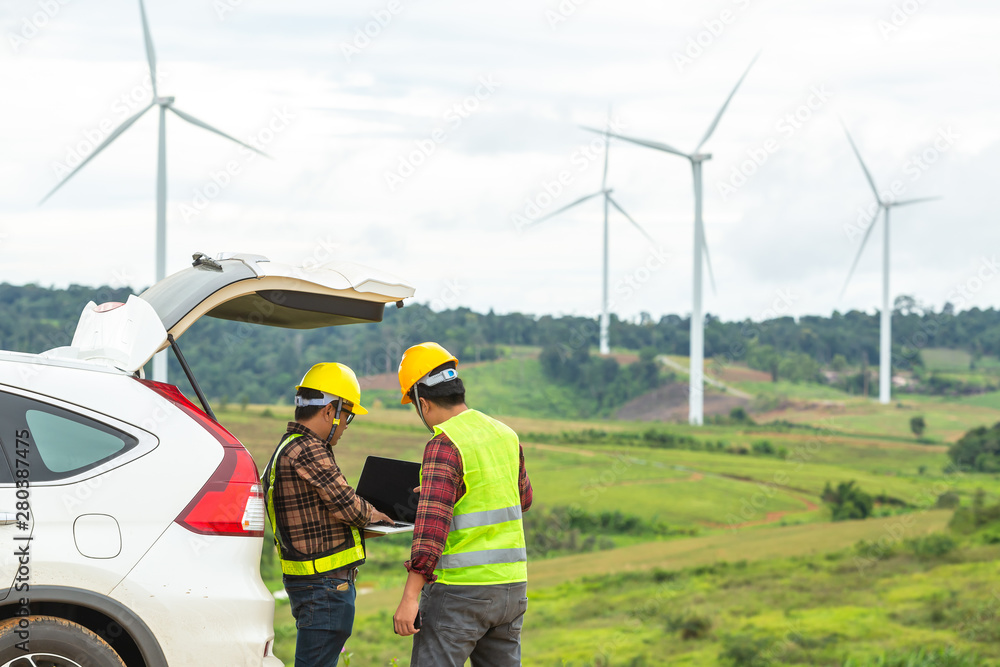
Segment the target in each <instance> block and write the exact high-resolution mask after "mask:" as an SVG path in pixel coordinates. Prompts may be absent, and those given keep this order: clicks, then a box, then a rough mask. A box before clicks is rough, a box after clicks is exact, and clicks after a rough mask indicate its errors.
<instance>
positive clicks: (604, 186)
mask: <svg viewBox="0 0 1000 667" xmlns="http://www.w3.org/2000/svg"><path fill="white" fill-rule="evenodd" d="M610 126H611V112H610V111H608V127H609V128H610ZM610 142H611V139H610V135H609V130H605V131H604V175H603V176H602V177H601V189H600V190H598V191H597V192H594V193H592V194H589V195H587V196H585V197H580V198H579V199H577V200H576V201H574V202H572V203H570V204H567V205H566V206H563V207H562V208H560V209H558V210H555V211H553V212H552V213H549V214H548V215H543V216H542V217H540V218H538V219H537V220H535V221H534V222H533V223H532V224H534V225H537V224H538V223H540V222H542V221H544V220H548V219H549V218H552V217H555V216H557V215H559V214H560V213H563V212H564V211H568V210H570V209H571V208H573V207H574V206H577V205H579V204H582V203H583V202H585V201H588V200H590V199H593V198H594V197H600V196H602V195H603V196H604V267H603V272H602V276H603V292H602V296H601V338H600V352H601V354H610V353H611V347H610V345H609V343H608V327H609V324H610V315H609V313H608V242H609V233H608V206H609V205H610V206H614V207H615V209H617V210H618V212H619V213H621V214H622V215H624V216H625V218H626V219H627V220H628V221H629V222H631V223H632V224H633V225H634V226H635V228H636V229H638V230H639V231H640V232H641V233H642V235H643V236H645V237H646V238H647V239H649V242H650V243H655V241H654V240H653V237H652V236H650V235H649V234H648V233H647V232H646V230H645V229H643V228H642V227H641V226H640V225H639V223H638V222H636V221H635V220H633V219H632V216H630V215H629V214H628V213H626V212H625V209H623V208H622V207H621V205H620V204H619V203H618V202H617V201H615V199H614V197H612V196H611V193H612V192H614V190H612V189H609V188H608V152H609V151H608V149H609V144H610Z"/></svg>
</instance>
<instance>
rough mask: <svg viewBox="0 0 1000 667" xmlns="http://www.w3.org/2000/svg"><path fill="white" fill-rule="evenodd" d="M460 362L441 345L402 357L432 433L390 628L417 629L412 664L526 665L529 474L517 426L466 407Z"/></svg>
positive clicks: (405, 376)
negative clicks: (399, 597)
mask: <svg viewBox="0 0 1000 667" xmlns="http://www.w3.org/2000/svg"><path fill="white" fill-rule="evenodd" d="M457 368H458V359H456V358H455V357H454V356H453V355H452V354H450V353H449V352H448V351H447V350H445V349H444V348H443V347H441V346H440V345H438V344H437V343H422V344H420V345H415V346H413V347H411V348H410V349H408V350H407V351H406V353H405V354H404V355H403V359H402V361H401V362H400V365H399V384H400V389H401V391H402V394H403V398H402V402H403V403H412V404H413V405H414V407H415V408H416V410H417V415H418V416H419V417H420V419H421V421H422V422H423V423H424V426H426V427H427V429H428V430H429V431H431V432H432V433H433V434H434V437H433V438H432V439H431V441H430V442H428V443H427V445H426V447H425V448H424V456H423V465H422V467H421V482H420V489H419V491H420V501H419V503H418V505H417V518H416V522H415V525H414V529H413V546H412V548H411V551H410V560H409V561H407V563H406V569H407V570H408V571H409V575H408V576H407V580H406V587H405V589H404V591H403V598H402V600H401V601H400V603H399V607H398V608H397V610H396V614H395V616H393V626H394V630H395V631H396V633H397V634H400V635H404V636H405V635H414V637H413V653H412V657H411V659H410V665H411V667H462V666H463V665H465V661H466V660H467V659H471V661H472V665H473V667H487V666H488V667H508V666H514V665H520V664H521V625H522V623H523V620H524V612H525V610H526V609H527V608H528V597H527V589H528V583H527V582H528V570H527V552H526V549H525V543H524V527H523V525H522V523H521V513H522V512H523V511H526V510H527V509H528V508H529V507H530V506H531V496H532V491H531V482H530V481H529V479H528V475H527V473H526V472H525V469H524V451H523V450H522V449H521V446H520V443H519V442H518V438H517V434H516V433H514V431H512V430H511V429H510V428H508V427H507V426H506V425H504V424H502V423H500V422H499V421H497V420H495V419H492V418H491V417H488V416H486V415H484V414H483V413H481V412H479V411H477V410H471V409H469V408H468V406H466V404H465V386H464V384H463V383H462V380H461V379H460V378H459V377H458V370H457Z"/></svg>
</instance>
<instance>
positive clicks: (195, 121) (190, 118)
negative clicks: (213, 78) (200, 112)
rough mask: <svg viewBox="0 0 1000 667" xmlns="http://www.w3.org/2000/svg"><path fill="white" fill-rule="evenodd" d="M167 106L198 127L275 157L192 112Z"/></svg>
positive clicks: (255, 151)
mask: <svg viewBox="0 0 1000 667" xmlns="http://www.w3.org/2000/svg"><path fill="white" fill-rule="evenodd" d="M167 108H168V109H170V110H171V111H173V112H174V113H175V114H177V115H178V116H179V117H180V118H181V119H183V120H186V121H187V122H189V123H191V124H192V125H197V126H198V127H200V128H202V129H205V130H208V131H209V132H214V133H215V134H217V135H219V136H220V137H225V138H226V139H229V140H230V141H232V142H235V143H237V144H239V145H240V146H243V147H244V148H249V149H250V150H252V151H253V152H254V153H260V154H261V155H263V156H264V157H266V158H268V159H273V158H271V156H270V155H268V154H267V153H265V152H264V151H262V150H260V149H258V148H254V147H253V146H251V145H250V144H247V143H244V142H242V141H240V140H239V139H237V138H236V137H234V136H232V135H229V134H226V133H225V132H223V131H222V130H219V129H216V128H214V127H212V126H211V125H209V124H208V123H206V122H205V121H202V120H198V119H197V118H195V117H194V116H192V115H191V114H188V113H184V112H183V111H181V110H180V109H178V108H176V107H173V106H169V107H167Z"/></svg>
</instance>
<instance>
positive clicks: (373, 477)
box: [357, 456, 420, 523]
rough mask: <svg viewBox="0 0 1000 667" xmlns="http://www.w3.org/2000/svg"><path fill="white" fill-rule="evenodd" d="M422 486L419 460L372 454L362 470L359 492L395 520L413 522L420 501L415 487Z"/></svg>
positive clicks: (376, 507)
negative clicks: (401, 459) (388, 457)
mask: <svg viewBox="0 0 1000 667" xmlns="http://www.w3.org/2000/svg"><path fill="white" fill-rule="evenodd" d="M419 485H420V464H419V463H416V462H413V461H399V460H397V459H386V458H382V457H381V456H369V457H368V458H367V459H366V460H365V467H364V469H363V470H362V471H361V479H359V480H358V489H357V492H358V495H359V496H361V497H362V498H364V499H365V500H367V501H368V502H370V503H371V504H372V505H374V506H375V509H377V510H378V511H379V512H384V513H385V514H387V515H389V518H391V519H392V520H393V521H406V522H407V523H413V522H414V521H416V519H417V500H418V499H419V498H420V496H419V495H418V494H416V493H414V492H413V489H414V488H416V487H417V486H419Z"/></svg>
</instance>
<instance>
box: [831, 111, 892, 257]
mask: <svg viewBox="0 0 1000 667" xmlns="http://www.w3.org/2000/svg"><path fill="white" fill-rule="evenodd" d="M840 124H841V125H843V126H844V134H846V135H847V140H848V141H849V142H851V148H852V149H853V150H854V154H855V155H856V156H857V158H858V162H860V163H861V168H862V169H863V170H864V172H865V178H867V179H868V185H870V186H872V192H874V193H875V201H877V202H878V203H879V204H881V203H882V197H880V196H879V193H878V186H876V185H875V179H874V178H872V173H871V172H870V171H868V166H867V165H865V161H864V160H862V159H861V152H860V151H859V150H858V146H857V144H855V143H854V137H852V136H851V132H850V130H848V129H847V125H845V124H844V121H843V119H841V121H840ZM866 238H867V237H866Z"/></svg>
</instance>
